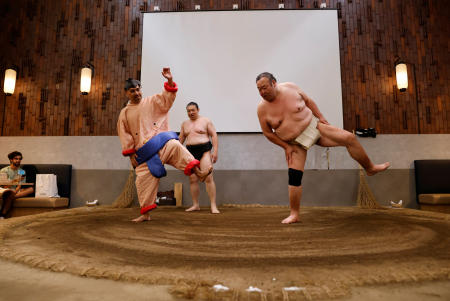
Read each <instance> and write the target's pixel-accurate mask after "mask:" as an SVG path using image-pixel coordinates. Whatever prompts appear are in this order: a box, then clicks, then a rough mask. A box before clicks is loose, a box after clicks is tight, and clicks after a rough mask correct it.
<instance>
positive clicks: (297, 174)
mask: <svg viewBox="0 0 450 301" xmlns="http://www.w3.org/2000/svg"><path fill="white" fill-rule="evenodd" d="M302 177H303V171H301V170H298V169H293V168H289V185H290V186H301V185H302Z"/></svg>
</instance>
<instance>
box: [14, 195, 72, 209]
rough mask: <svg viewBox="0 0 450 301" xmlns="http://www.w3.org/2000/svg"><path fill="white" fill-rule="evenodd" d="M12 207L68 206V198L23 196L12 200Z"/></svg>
mask: <svg viewBox="0 0 450 301" xmlns="http://www.w3.org/2000/svg"><path fill="white" fill-rule="evenodd" d="M13 206H14V207H16V208H24V207H40V208H60V207H67V206H69V199H68V198H52V197H24V198H18V199H16V200H15V201H14V205H13Z"/></svg>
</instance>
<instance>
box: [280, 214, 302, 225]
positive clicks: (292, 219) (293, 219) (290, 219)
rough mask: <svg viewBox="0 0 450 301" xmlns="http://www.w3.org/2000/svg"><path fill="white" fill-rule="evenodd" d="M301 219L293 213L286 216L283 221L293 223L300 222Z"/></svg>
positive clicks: (283, 222)
mask: <svg viewBox="0 0 450 301" xmlns="http://www.w3.org/2000/svg"><path fill="white" fill-rule="evenodd" d="M299 221H300V219H299V218H298V215H295V214H291V215H289V216H288V217H286V218H285V219H284V220H282V221H281V223H282V224H292V223H298V222H299Z"/></svg>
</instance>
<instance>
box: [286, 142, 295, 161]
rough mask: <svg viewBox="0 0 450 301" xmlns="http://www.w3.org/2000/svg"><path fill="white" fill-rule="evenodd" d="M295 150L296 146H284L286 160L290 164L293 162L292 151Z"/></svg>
mask: <svg viewBox="0 0 450 301" xmlns="http://www.w3.org/2000/svg"><path fill="white" fill-rule="evenodd" d="M294 152H295V148H294V147H293V146H292V145H290V144H288V145H287V146H286V147H285V148H284V153H285V155H286V162H287V163H288V165H289V164H291V162H292V153H294Z"/></svg>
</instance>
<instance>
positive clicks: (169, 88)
mask: <svg viewBox="0 0 450 301" xmlns="http://www.w3.org/2000/svg"><path fill="white" fill-rule="evenodd" d="M172 84H173V86H171V85H169V82H165V83H164V89H166V91H167V92H177V91H178V86H177V84H176V83H175V82H172Z"/></svg>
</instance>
